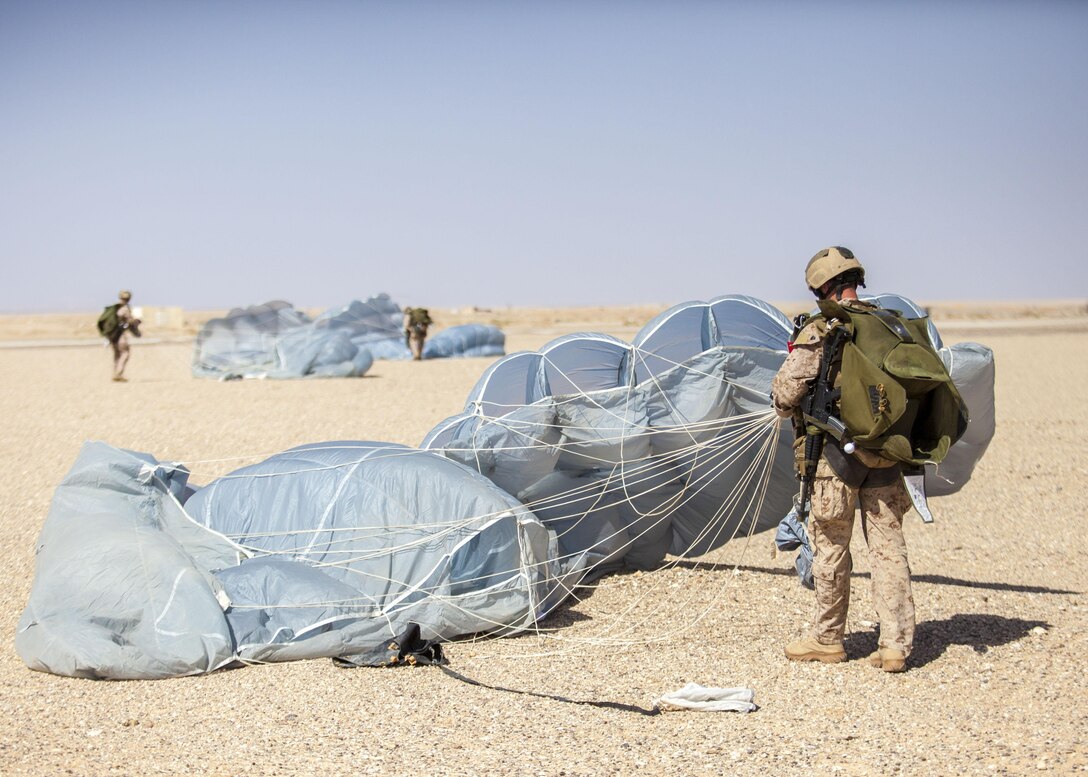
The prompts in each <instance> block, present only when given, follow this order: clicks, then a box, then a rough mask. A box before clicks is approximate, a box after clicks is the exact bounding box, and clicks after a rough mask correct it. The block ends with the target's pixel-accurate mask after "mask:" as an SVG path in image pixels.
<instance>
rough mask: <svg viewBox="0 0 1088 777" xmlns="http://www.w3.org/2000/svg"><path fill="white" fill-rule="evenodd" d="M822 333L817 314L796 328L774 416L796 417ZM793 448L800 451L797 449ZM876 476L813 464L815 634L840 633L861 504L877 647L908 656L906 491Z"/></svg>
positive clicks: (910, 607)
mask: <svg viewBox="0 0 1088 777" xmlns="http://www.w3.org/2000/svg"><path fill="white" fill-rule="evenodd" d="M851 303H852V304H861V305H864V304H866V303H853V301H851ZM826 333H827V322H826V321H824V320H823V319H817V320H815V321H813V322H810V323H809V324H808V325H806V326H805V327H804V328H803V329H802V330H801V331H800V332H799V333H798V335H797V338H796V339H795V341H794V345H793V350H792V351H790V353H789V355H788V356H787V357H786V360H785V362H784V363H783V364H782V367H781V368H780V369H779V371H778V373H777V374H776V375H775V377H774V380H773V382H772V383H771V396H772V400H773V404H774V409H775V412H776V413H778V415H779V416H781V417H783V418H793V419H794V420H795V423H799V422H800V413H799V407H800V404H801V400H802V399H804V397H805V396H806V395H807V394H808V392H809V388H810V387H811V385H812V381H814V380H815V379H816V376H817V374H818V373H819V368H820V359H821V357H822V355H823V338H824V335H825V334H826ZM827 444H830V445H833V444H834V442H833V441H829V442H828V443H827ZM796 451H797V454H798V456H800V453H801V448H800V447H798V448H797V449H796ZM854 456H855V457H856V458H857V460H858V461H859V462H860V463H862V464H864V465H865V466H867V467H870V468H873V469H884V468H887V467H890V466H895V465H896V462H894V461H891V460H889V459H885V458H884V457H882V456H879V455H877V454H876V453H874V452H872V451H864V450H862V449H860V448H859V449H858V450H857V452H856V453H855V454H854ZM874 482H880V483H882V485H868V484H867V482H862V484H861V486H860V487H858V488H852V487H850V486H848V485H847V484H846V483H845V482H843V480H842V479H841V478H840V477H838V476H837V475H836V474H835V472H834V470H832V469H831V465H830V464H829V463H828V461H827V459H826V458H825V457H821V459H820V461H819V464H818V465H817V468H816V480H815V482H814V484H813V492H812V512H811V520H810V521H809V526H810V530H809V535H810V537H811V539H812V543H813V548H812V550H813V554H814V559H813V566H812V572H813V578H814V580H815V584H816V616H815V621H814V623H815V626H814V630H813V631H814V636H815V637H816V639H817V640H818V641H819V642H821V643H823V644H832V643H836V642H841V641H842V639H843V635H844V633H845V629H846V615H847V611H848V609H849V606H850V572H851V570H852V569H853V562H852V559H851V557H850V537H851V535H852V533H853V530H854V518H855V514H856V511H857V507H858V504H859V502H860V505H861V515H862V522H863V523H862V526H863V529H864V530H865V536H866V541H867V543H868V546H869V559H870V565H871V567H872V589H873V605H874V607H875V609H876V613H877V618H878V620H879V621H880V647H883V648H892V649H895V650H900V651H902V652H903V653H904V654H909V653H910V649H911V645H912V643H913V640H914V598H913V596H912V594H911V588H910V567H909V565H908V563H907V546H906V540H905V539H904V537H903V516H904V515H905V514H906V513H907V511H908V510H909V509H910V497H909V496H908V495H907V492H906V488H905V487H904V486H903V481H902V479H901V478H896V479H895V480H894V482H892V483H891V484H888V485H884V483H886V482H887V477H886V476H882V477H878V478H874Z"/></svg>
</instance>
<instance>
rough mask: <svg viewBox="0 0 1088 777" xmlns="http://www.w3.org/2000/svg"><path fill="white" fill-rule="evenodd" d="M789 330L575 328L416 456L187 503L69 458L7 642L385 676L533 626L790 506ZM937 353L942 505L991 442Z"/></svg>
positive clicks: (299, 473) (147, 471)
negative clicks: (951, 389)
mask: <svg viewBox="0 0 1088 777" xmlns="http://www.w3.org/2000/svg"><path fill="white" fill-rule="evenodd" d="M903 302H904V304H906V301H903ZM790 331H791V327H790V324H789V322H788V321H787V319H786V317H785V316H784V315H783V314H782V313H781V312H779V311H778V310H776V309H775V308H773V307H772V306H770V305H768V304H767V303H765V302H762V301H760V300H757V299H753V298H751V297H743V296H727V297H719V298H716V299H714V300H711V301H710V302H689V303H684V304H682V305H677V306H675V307H673V308H671V309H669V310H668V311H665V312H664V313H662V314H661V315H659V316H658V317H656V318H655V319H653V320H652V321H651V322H649V323H648V324H647V325H646V326H645V327H644V328H643V329H642V330H641V331H640V332H639V334H638V335H637V336H636V337H635V338H634V340H633V342H632V343H630V344H628V343H625V342H623V341H621V340H618V339H616V338H613V337H609V336H607V335H602V334H593V333H579V334H572V335H567V336H565V337H560V338H558V339H557V340H554V341H552V342H551V343H549V344H547V345H546V346H544V347H543V348H541V349H540V351H538V352H532V353H530V352H521V353H516V354H511V355H509V356H507V357H505V358H503V359H501V360H499V361H497V362H495V363H494V364H492V365H491V367H489V368H488V369H487V370H486V371H485V373H484V374H483V376H482V377H481V378H480V380H479V382H478V383H477V385H476V387H475V388H474V389H473V391H472V392H471V394H470V396H469V398H468V402H467V404H466V407H465V410H464V412H463V413H461V414H459V415H456V416H454V417H452V418H450V419H447V420H446V421H443V422H442V423H440V424H439V425H438V426H436V427H435V429H433V430H432V431H431V432H430V433H429V434H428V435H427V436H426V438H425V439H424V440H423V442H422V444H421V445H420V447H419V448H418V449H416V448H408V447H405V446H401V445H394V444H391V443H378V442H351V441H349V442H331V443H319V444H313V445H306V446H302V447H299V448H294V449H292V450H290V451H286V452H284V453H281V454H278V455H276V456H273V457H271V458H269V459H267V460H265V461H263V462H260V463H258V464H255V465H252V466H249V467H245V468H243V469H240V470H238V471H236V472H233V473H231V474H229V475H227V476H224V477H222V478H220V479H218V480H215V481H213V482H212V483H209V484H208V485H206V486H204V487H202V488H194V487H193V486H192V485H191V484H189V483H188V482H187V477H188V473H187V471H186V470H185V468H183V467H180V466H178V465H170V464H164V463H160V462H158V461H156V460H155V459H154V458H153V457H151V456H149V455H147V454H135V453H132V452H128V451H122V450H119V449H116V448H113V447H111V446H108V445H106V444H104V443H88V444H87V445H86V446H85V447H84V449H83V451H82V453H81V454H80V457H79V459H78V460H77V462H76V464H75V466H74V467H73V469H72V471H71V472H70V473H69V475H68V477H67V478H66V479H65V481H64V482H63V483H62V484H61V485H60V487H58V489H57V492H56V495H55V497H54V500H53V504H52V507H51V510H50V514H49V517H48V518H47V520H46V524H45V527H44V528H43V530H42V535H41V538H40V540H39V553H38V571H37V576H36V578H35V581H34V587H33V590H32V592H31V596H30V601H29V603H28V605H27V608H26V610H25V612H24V613H23V617H22V619H21V620H20V623H19V627H18V631H17V635H16V647H17V649H18V652H19V654H20V656H21V657H22V658H23V660H24V661H25V662H26V663H27V664H28V665H29V666H30V667H32V668H34V669H39V670H43V671H50V672H55V673H57V674H66V675H78V676H85V677H105V678H154V677H167V676H174V675H181V674H193V673H200V672H207V671H211V670H214V669H216V668H219V667H221V666H224V665H226V664H229V663H231V662H234V661H243V662H255V661H286V660H293V659H299V658H311V657H317V656H333V657H337V658H339V659H341V660H345V661H348V662H351V663H357V664H380V663H390V662H393V661H396V660H399V659H401V658H403V655H402V654H403V653H404V651H405V649H406V647H405V646H406V645H408V644H411V643H412V642H413V641H417V642H422V643H423V644H426V643H427V642H429V641H442V640H450V639H454V638H456V637H459V636H462V635H467V634H476V633H493V634H506V633H512V632H516V631H519V630H524V629H528V628H532V627H535V625H536V624H537V623H539V621H540V620H541V619H542V618H544V617H545V616H546V615H547V614H548V613H549V612H551V611H552V610H553V609H554V608H555V607H556V606H557V605H559V604H560V603H561V602H563V601H564V600H565V599H566V598H567V597H568V596H569V594H570V592H571V590H572V589H573V587H574V586H575V585H577V584H579V583H585V582H587V581H590V580H592V579H594V578H597V577H599V576H600V575H602V574H604V573H606V572H608V571H611V570H617V569H622V568H629V569H631V568H633V569H649V568H652V567H654V566H657V565H659V564H660V563H661V562H662V561H663V559H665V557H666V556H667V555H668V554H672V555H673V556H679V557H685V556H696V555H700V554H703V553H706V552H707V551H709V550H712V549H714V548H717V547H719V546H721V545H722V544H724V543H725V542H727V541H728V540H729V539H731V538H732V537H734V536H736V535H737V533H749V532H753V531H761V530H764V529H768V528H771V527H773V526H775V525H776V524H777V523H778V521H779V519H781V518H782V516H783V515H785V514H786V513H787V512H788V511H789V509H790V506H791V502H792V499H793V496H794V494H795V493H796V490H797V485H796V481H795V479H794V475H793V471H792V448H791V443H792V436H793V435H792V431H791V430H789V429H788V428H787V425H784V424H780V423H779V422H778V419H777V417H776V416H775V415H774V413H773V411H772V410H771V409H770V407H769V397H768V392H769V389H770V382H771V378H772V377H773V376H774V374H775V372H776V371H777V369H778V367H779V366H780V365H781V363H782V360H783V359H784V358H785V355H786V340H787V339H788V337H789V334H790ZM932 336H934V337H935V338H937V337H939V335H937V334H936V330H933V332H932ZM942 355H944V356H945V358H946V361H947V362H948V363H950V364H951V365H952V368H953V377H954V378H955V379H956V380H957V385H958V386H960V388H961V392H962V393H963V395H964V397H965V399H966V401H967V404H968V407H969V408H970V410H971V412H972V421H971V425H972V426H974V425H975V424H976V423H980V424H981V426H980V427H979V429H978V430H977V434H976V435H975V436H974V438H973V440H974V442H971V443H970V444H968V445H965V446H963V447H960V448H954V449H953V451H954V453H956V454H957V455H958V456H959V457H960V458H959V464H957V465H956V466H955V467H954V468H953V469H954V473H953V474H954V477H945V476H946V475H948V473H947V472H945V471H944V470H943V469H942V470H941V471H940V472H931V473H929V475H932V476H936V477H939V478H940V480H939V482H940V483H942V484H943V486H944V487H945V488H946V489H948V490H949V491H951V490H955V489H957V488H959V487H960V486H962V484H963V482H964V481H965V480H966V479H967V477H969V475H970V472H971V469H972V468H973V466H974V464H975V462H976V461H977V460H978V457H980V456H981V455H982V452H983V451H984V449H985V445H986V443H987V442H988V441H989V437H990V436H992V433H993V424H992V417H993V362H992V355H991V354H990V352H989V349H986V348H984V347H983V346H978V345H974V344H965V345H957V346H953V347H952V348H951V349H943V350H942ZM961 381H962V382H961ZM970 431H971V429H970V428H969V432H970ZM961 442H962V441H961ZM959 445H960V444H959V443H957V446H959ZM951 458H952V457H951V456H950V459H951ZM946 463H947V460H946ZM944 466H945V465H944V464H942V468H943V467H944ZM107 603H109V604H107Z"/></svg>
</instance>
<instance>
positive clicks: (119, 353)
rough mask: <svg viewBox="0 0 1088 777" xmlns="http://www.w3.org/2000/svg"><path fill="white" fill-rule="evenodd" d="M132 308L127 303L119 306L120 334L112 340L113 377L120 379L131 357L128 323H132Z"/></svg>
mask: <svg viewBox="0 0 1088 777" xmlns="http://www.w3.org/2000/svg"><path fill="white" fill-rule="evenodd" d="M132 319H133V316H132V309H131V308H130V307H129V306H128V305H127V304H124V305H121V307H119V308H117V320H118V321H120V322H121V329H120V330H118V331H119V333H120V334H118V335H117V336H116V337H114V338H113V339H112V340H110V347H111V348H112V349H113V379H114V380H120V379H121V378H123V377H124V375H125V366H126V365H127V364H128V357H129V336H128V325H129V324H131V323H132Z"/></svg>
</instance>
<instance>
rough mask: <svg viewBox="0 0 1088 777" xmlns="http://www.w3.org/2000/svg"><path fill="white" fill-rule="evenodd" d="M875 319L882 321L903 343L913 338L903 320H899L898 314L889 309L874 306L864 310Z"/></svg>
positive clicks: (912, 340)
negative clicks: (872, 308) (874, 307)
mask: <svg viewBox="0 0 1088 777" xmlns="http://www.w3.org/2000/svg"><path fill="white" fill-rule="evenodd" d="M865 312H867V313H868V314H869V315H871V316H872V317H873V318H875V319H876V320H877V321H879V322H880V323H882V324H883V325H884V326H886V327H887V328H888V330H889V331H890V332H891V333H892V334H893V335H895V336H896V337H898V338H899V339H900V340H901V341H902V342H904V343H913V342H914V338H913V337H912V336H911V333H910V332H909V331H908V330H907V328H906V327H905V326H904V325H903V322H902V321H900V320H899V316H897V315H895V313H892V312H891V311H890V310H884V309H883V308H876V309H875V310H869V311H865Z"/></svg>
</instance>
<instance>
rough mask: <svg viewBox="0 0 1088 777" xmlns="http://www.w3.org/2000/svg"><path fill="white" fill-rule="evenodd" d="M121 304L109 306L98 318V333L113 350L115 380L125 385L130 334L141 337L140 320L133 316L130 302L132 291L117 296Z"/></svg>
mask: <svg viewBox="0 0 1088 777" xmlns="http://www.w3.org/2000/svg"><path fill="white" fill-rule="evenodd" d="M117 298H118V299H119V300H120V302H117V303H114V304H113V305H107V306H106V307H105V308H104V309H103V310H102V315H101V316H99V317H98V331H99V333H100V334H101V335H102V336H103V337H105V338H106V340H108V341H109V344H110V348H111V349H112V350H113V380H114V381H116V382H119V383H123V382H125V381H127V380H128V378H126V377H125V366H126V365H127V364H128V357H129V333H130V332H131V333H132V336H133V337H139V336H140V319H138V318H136V317H135V316H134V315H133V314H132V308H130V307H129V304H128V303H129V301H130V300H131V299H132V292H131V291H122V292H120V293H119V294H118V295H117Z"/></svg>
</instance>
